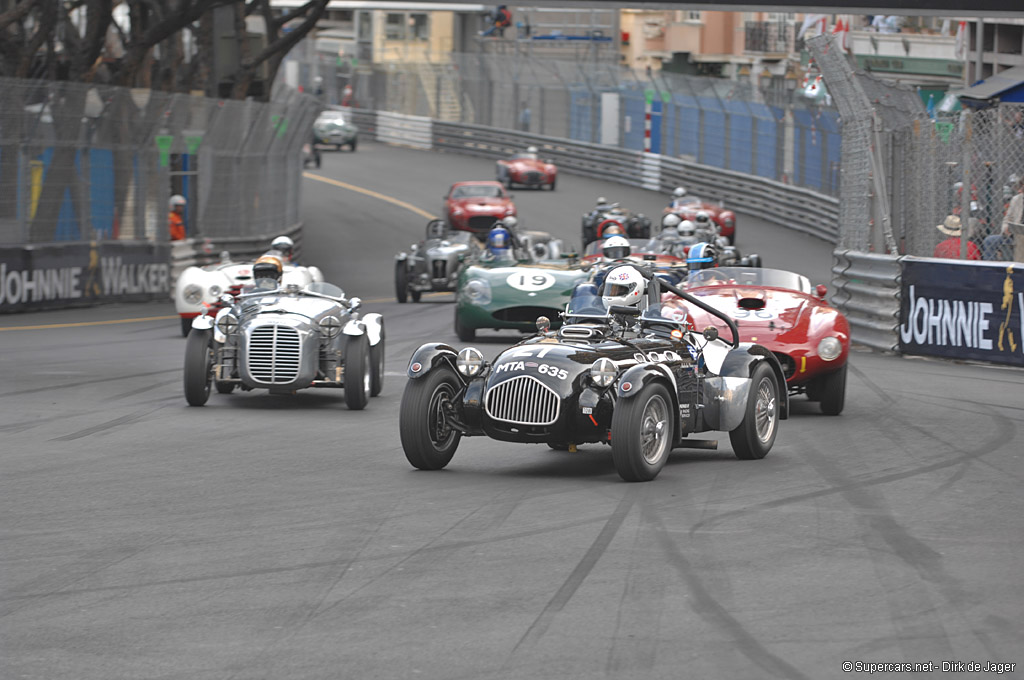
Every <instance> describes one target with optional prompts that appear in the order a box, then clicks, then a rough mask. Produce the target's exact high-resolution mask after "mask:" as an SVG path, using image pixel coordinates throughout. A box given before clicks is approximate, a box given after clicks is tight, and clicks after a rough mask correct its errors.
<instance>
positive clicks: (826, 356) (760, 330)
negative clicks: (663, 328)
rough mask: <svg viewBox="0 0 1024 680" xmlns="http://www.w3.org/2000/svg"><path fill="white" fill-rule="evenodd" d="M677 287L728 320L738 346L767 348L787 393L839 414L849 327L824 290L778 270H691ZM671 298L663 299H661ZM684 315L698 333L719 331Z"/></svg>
mask: <svg viewBox="0 0 1024 680" xmlns="http://www.w3.org/2000/svg"><path fill="white" fill-rule="evenodd" d="M683 287H684V288H685V289H686V291H687V292H688V293H690V294H691V295H694V296H696V297H698V298H700V299H701V300H703V301H704V302H707V303H708V304H709V305H711V306H712V307H714V308H715V309H718V310H720V311H722V312H725V313H726V314H728V315H729V316H731V317H732V318H733V319H734V320H735V321H736V325H737V326H739V329H740V338H739V339H740V342H756V343H758V344H760V345H764V346H765V347H767V348H768V349H770V350H771V351H772V353H773V354H774V355H775V356H776V357H777V358H778V360H779V363H781V364H782V370H783V372H784V373H785V376H786V385H787V386H788V387H789V393H790V394H806V395H807V397H808V398H809V399H810V400H811V401H817V402H819V404H820V406H821V411H822V413H825V414H826V415H833V416H836V415H839V414H840V413H841V412H842V410H843V404H844V402H845V400H846V359H847V357H848V355H849V352H850V324H849V322H848V321H847V320H846V317H845V316H843V314H842V313H841V312H840V311H839V310H837V309H835V308H833V307H830V306H829V304H828V303H827V302H826V301H825V293H826V289H825V286H824V285H819V286H817V287H816V288H814V289H812V288H811V283H810V281H808V280H807V278H806V277H804V276H801V275H799V274H794V273H793V272H787V271H781V270H778V269H758V268H747V267H713V268H709V269H698V270H694V271H691V272H690V273H689V277H688V279H687V282H686V284H685V286H683ZM671 297H674V296H672V295H671V294H666V300H667V299H668V298H671ZM676 299H677V300H678V298H676ZM679 305H680V306H683V305H684V303H683V302H682V301H681V300H679ZM686 311H687V312H688V313H689V316H690V320H691V322H692V323H693V325H694V327H695V328H696V330H697V331H698V332H699V331H701V330H702V329H704V328H706V327H707V326H716V327H718V328H719V330H722V329H724V328H725V324H723V323H722V322H721V321H720V320H718V319H715V318H714V317H712V316H711V315H710V314H707V313H706V312H703V311H701V310H700V309H694V308H688V309H687V310H686ZM726 335H728V334H726Z"/></svg>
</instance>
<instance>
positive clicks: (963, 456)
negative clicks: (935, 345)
mask: <svg viewBox="0 0 1024 680" xmlns="http://www.w3.org/2000/svg"><path fill="white" fill-rule="evenodd" d="M895 410H896V404H895V403H893V404H891V407H890V408H889V409H888V410H887V413H888V414H889V415H890V416H891V415H892V412H893V411H895ZM986 415H988V416H989V417H990V418H991V419H992V420H993V421H995V427H994V428H993V430H992V435H991V436H990V437H989V438H988V439H986V440H985V441H982V442H979V444H978V446H977V447H975V448H973V449H971V450H963V449H958V448H956V447H955V446H954V445H953V444H951V443H950V442H949V441H947V440H944V439H940V438H938V437H935V435H934V434H932V433H930V432H927V431H925V430H923V429H921V428H919V427H917V426H914V425H913V424H910V423H907V422H906V421H905V420H901V422H902V423H903V424H904V425H905V427H906V428H909V429H913V430H914V431H916V432H920V433H921V434H922V435H924V436H926V438H927V439H930V440H932V441H934V442H936V443H937V444H939V445H940V446H942V447H943V448H946V449H948V450H950V451H951V452H952V453H954V454H955V455H954V456H953V457H952V458H948V459H946V460H940V461H937V462H935V463H930V464H927V465H922V466H920V467H913V468H910V469H908V470H898V471H896V472H890V473H888V474H882V475H877V476H874V475H873V473H867V474H865V475H862V476H854V477H853V478H852V479H851V481H850V482H849V483H848V484H846V485H845V486H843V487H834V486H831V487H826V488H824V489H817V490H814V491H808V492H805V493H800V494H795V495H792V496H786V497H783V498H777V499H774V500H770V501H765V502H763V503H758V504H756V505H752V506H748V507H745V508H741V509H739V510H729V511H726V512H723V513H719V514H717V515H714V516H712V517H708V518H706V519H702V520H700V521H699V522H697V523H696V524H694V525H693V527H692V528H691V529H690V534H691V535H694V534H696V533H697V532H698V531H701V530H703V529H707V528H709V527H711V526H713V525H715V524H718V523H720V522H723V521H726V520H729V519H735V518H738V517H742V516H744V515H748V514H751V513H757V512H761V511H764V510H770V509H772V508H778V507H783V506H786V505H791V504H793V503H799V502H802V501H806V500H810V499H813V498H820V497H823V496H832V495H835V494H839V493H842V492H843V491H844V490H846V489H853V488H858V487H871V486H878V485H880V484H888V483H890V482H895V481H900V480H903V479H908V478H910V477H917V476H919V475H926V474H929V473H932V472H936V471H938V470H944V469H946V468H950V467H954V466H957V465H963V464H964V463H967V462H974V461H977V460H979V459H980V458H981V457H982V456H985V455H988V454H989V453H992V452H993V451H997V450H999V449H1000V448H1002V447H1004V446H1006V445H1007V444H1012V443H1013V442H1014V437H1015V435H1016V432H1017V428H1016V426H1015V425H1014V424H1013V421H1011V420H1010V419H1009V418H1006V417H1005V416H1001V415H999V414H993V413H988V414H986ZM890 434H891V436H892V437H893V438H894V439H900V437H899V436H898V435H899V432H898V431H893V432H892V433H890Z"/></svg>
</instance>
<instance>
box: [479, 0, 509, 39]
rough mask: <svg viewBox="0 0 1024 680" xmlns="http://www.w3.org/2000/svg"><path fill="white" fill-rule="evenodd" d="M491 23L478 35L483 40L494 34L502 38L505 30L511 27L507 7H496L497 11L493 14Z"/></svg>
mask: <svg viewBox="0 0 1024 680" xmlns="http://www.w3.org/2000/svg"><path fill="white" fill-rule="evenodd" d="M492 21H493V24H492V26H491V27H490V28H488V29H487V30H486V31H484V32H483V33H481V34H480V35H482V36H483V37H485V38H489V37H491V36H492V35H495V34H497V35H498V37H504V35H505V29H506V28H508V27H509V26H511V25H512V12H510V11H508V7H506V6H505V5H498V9H497V11H495V12H494V14H493V17H492Z"/></svg>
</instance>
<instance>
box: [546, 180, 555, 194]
mask: <svg viewBox="0 0 1024 680" xmlns="http://www.w3.org/2000/svg"><path fill="white" fill-rule="evenodd" d="M555 182H556V180H554V179H553V180H551V184H549V185H548V190H549V191H554V190H555Z"/></svg>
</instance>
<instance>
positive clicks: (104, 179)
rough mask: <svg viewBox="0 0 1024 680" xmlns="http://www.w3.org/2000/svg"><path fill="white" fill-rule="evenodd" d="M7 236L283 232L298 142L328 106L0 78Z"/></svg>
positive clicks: (290, 217) (296, 181)
mask: <svg viewBox="0 0 1024 680" xmlns="http://www.w3.org/2000/svg"><path fill="white" fill-rule="evenodd" d="M0 88H2V89H3V92H4V95H3V97H0V244H28V243H50V242H65V241H94V240H95V241H106V240H124V241H129V240H147V241H166V240H168V238H169V233H168V228H167V222H168V199H169V198H170V196H172V195H174V194H180V195H182V196H184V197H185V198H186V200H187V203H186V212H185V222H186V228H187V235H188V236H189V237H190V238H194V237H213V238H217V237H223V236H243V235H258V234H275V233H279V232H281V231H282V230H285V229H287V228H290V227H291V226H293V225H296V224H298V222H299V201H300V195H301V193H300V183H301V169H302V157H301V153H300V149H301V146H302V145H303V144H304V143H307V142H308V141H310V129H311V126H312V123H313V120H314V119H315V117H316V115H317V114H318V113H319V111H320V110H321V109H322V108H323V106H322V104H321V103H320V102H319V101H318V100H316V99H315V98H313V97H311V96H308V95H302V94H299V93H296V92H294V91H291V90H287V89H285V88H279V89H278V90H276V91H275V95H274V97H273V100H272V101H271V102H268V103H261V102H253V101H235V100H217V99H207V98H203V97H194V96H190V95H186V94H174V93H166V92H156V91H152V90H135V89H128V88H118V87H111V86H101V85H91V84H85V83H69V82H59V81H28V80H14V79H0Z"/></svg>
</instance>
